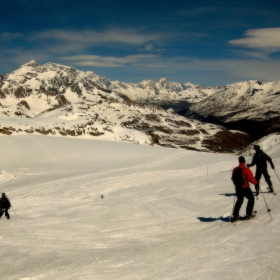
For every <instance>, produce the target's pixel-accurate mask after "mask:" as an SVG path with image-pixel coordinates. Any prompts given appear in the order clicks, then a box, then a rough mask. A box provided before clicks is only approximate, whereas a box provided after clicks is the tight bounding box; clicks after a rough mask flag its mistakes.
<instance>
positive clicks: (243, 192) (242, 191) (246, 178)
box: [231, 156, 258, 222]
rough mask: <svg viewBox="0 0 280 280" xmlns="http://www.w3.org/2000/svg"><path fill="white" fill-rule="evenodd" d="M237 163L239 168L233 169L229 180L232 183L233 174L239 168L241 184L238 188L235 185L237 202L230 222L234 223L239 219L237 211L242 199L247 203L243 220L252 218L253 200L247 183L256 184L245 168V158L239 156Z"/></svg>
mask: <svg viewBox="0 0 280 280" xmlns="http://www.w3.org/2000/svg"><path fill="white" fill-rule="evenodd" d="M238 161H239V166H238V167H235V168H234V169H233V171H232V177H231V180H232V181H233V182H234V179H235V178H234V173H235V172H236V171H237V170H238V168H240V169H241V172H240V174H241V176H242V178H241V179H242V180H243V182H242V184H241V186H240V187H238V186H237V185H235V191H236V196H237V201H236V203H235V206H234V210H233V214H232V218H231V222H235V221H236V220H238V219H239V218H240V217H239V211H240V208H241V206H242V204H243V201H244V197H246V198H247V199H248V203H247V207H246V216H245V217H244V218H243V219H250V218H252V217H254V214H253V208H254V203H255V199H254V195H253V192H252V190H251V189H250V184H249V182H250V183H252V184H257V183H258V182H257V181H256V180H255V178H254V176H253V173H252V171H251V170H250V169H249V168H247V167H246V164H245V158H244V157H243V156H240V157H239V158H238ZM234 183H235V182H234Z"/></svg>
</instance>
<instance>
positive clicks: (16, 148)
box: [0, 136, 280, 280]
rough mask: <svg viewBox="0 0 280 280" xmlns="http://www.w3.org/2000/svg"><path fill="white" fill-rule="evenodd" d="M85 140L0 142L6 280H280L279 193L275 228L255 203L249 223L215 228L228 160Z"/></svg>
mask: <svg viewBox="0 0 280 280" xmlns="http://www.w3.org/2000/svg"><path fill="white" fill-rule="evenodd" d="M90 141H92V140H89V141H85V142H81V140H74V141H73V140H69V139H63V140H62V139H58V138H48V137H43V136H42V137H37V136H16V137H12V136H1V137H0V155H1V161H0V163H1V169H2V174H1V175H0V186H1V189H2V190H3V191H6V193H7V194H8V196H9V197H10V199H11V202H12V205H13V209H11V210H10V214H11V220H9V221H7V220H6V219H5V218H4V217H3V218H2V219H1V220H0V222H1V223H2V224H1V225H2V231H1V234H0V239H1V242H2V250H1V252H0V256H1V259H2V263H1V265H0V273H1V275H2V276H3V277H4V278H3V279H5V280H9V279H21V280H26V279H28V280H30V279H60V280H68V279H129V280H130V279H174V280H175V279H256V280H257V279H258V280H259V279H280V272H279V269H278V267H279V266H280V260H279V249H280V248H279V229H280V226H279V220H280V211H279V206H280V203H279V196H278V195H276V196H274V195H271V194H267V193H264V197H265V199H266V202H267V204H268V205H269V207H270V208H271V209H272V212H271V215H272V217H273V219H272V220H271V219H270V217H269V214H268V213H266V206H265V203H264V200H263V197H262V195H260V196H259V199H258V200H256V202H255V209H256V210H257V211H258V216H257V217H256V219H253V220H251V221H248V222H244V223H241V224H239V225H233V224H231V223H226V222H222V221H220V220H218V217H219V216H221V215H225V214H226V213H228V214H230V213H231V210H232V203H233V200H234V196H232V195H231V193H232V192H233V185H232V183H231V181H230V177H231V171H232V169H233V168H234V167H235V166H236V165H237V156H234V155H218V154H206V153H196V152H190V151H178V150H173V149H166V148H152V147H148V146H147V147H145V146H139V145H132V146H131V144H125V145H124V144H123V143H122V144H120V143H112V144H110V143H108V142H102V141H101V142H98V143H97V142H94V141H93V142H90ZM69 143H70V144H69ZM81 143H82V145H81ZM89 143H90V144H89ZM91 143H95V144H97V145H95V146H92V145H91ZM68 145H69V146H68ZM87 145H89V146H87ZM91 147H93V148H92V149H91ZM69 148H70V149H69ZM83 149H84V150H83ZM108 149H111V150H109V151H108ZM121 149H123V150H121ZM115 151H117V152H118V154H115V156H118V157H119V158H117V159H118V160H117V161H116V162H117V164H115V163H114V158H110V157H107V155H110V154H113V153H114V152H115ZM132 152H133V154H132ZM64 156H68V157H69V158H68V159H66V160H65V159H64ZM273 161H274V163H275V166H276V169H277V170H276V171H277V172H278V171H279V168H278V166H280V152H277V151H276V152H275V153H274V156H273ZM101 167H102V168H101ZM3 169H4V170H3ZM253 171H254V170H253ZM269 173H270V174H271V178H272V181H273V182H274V183H275V186H277V177H276V176H275V174H273V172H272V170H270V171H269ZM278 185H279V184H278ZM261 186H262V189H263V190H264V188H265V184H264V180H263V179H262V181H261ZM252 189H254V187H253V186H252ZM276 190H277V187H276ZM227 194H228V196H227ZM101 195H104V198H103V199H102V198H101ZM245 205H246V200H245V202H244V205H243V207H242V211H245V210H244V209H245ZM14 211H15V212H14ZM203 216H204V217H206V218H207V217H212V218H213V220H215V218H217V221H213V222H201V221H199V220H198V217H203Z"/></svg>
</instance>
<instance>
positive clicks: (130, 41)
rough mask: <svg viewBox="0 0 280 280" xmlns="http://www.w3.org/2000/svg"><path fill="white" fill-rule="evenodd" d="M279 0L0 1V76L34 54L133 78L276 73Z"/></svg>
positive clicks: (217, 81) (279, 68) (224, 79)
mask: <svg viewBox="0 0 280 280" xmlns="http://www.w3.org/2000/svg"><path fill="white" fill-rule="evenodd" d="M279 12H280V1H275V0H261V1H258V0H254V1H251V0H247V1H245V0H242V1H240V0H236V1H224V0H221V1H220V0H213V1H205V0H197V1H187V0H185V1H184V0H180V1H178V0H161V1H151V0H149V1H148V0H141V1H136V0H68V1H62V0H40V1H38V0H13V1H11V0H1V9H0V74H4V73H10V72H12V71H14V70H15V69H16V68H18V67H19V66H20V65H22V64H25V63H28V62H29V61H31V60H35V61H36V62H37V63H38V64H39V65H41V64H44V63H47V62H54V63H58V64H62V65H66V66H71V67H75V68H77V69H79V70H81V71H93V72H94V73H96V74H97V75H99V76H105V77H107V78H109V79H110V80H119V81H123V82H132V83H137V82H140V81H142V80H144V79H159V78H167V79H168V80H170V81H176V82H191V83H194V84H200V85H206V86H217V85H226V84H230V83H235V82H239V81H245V80H260V81H278V80H279V79H280V17H279Z"/></svg>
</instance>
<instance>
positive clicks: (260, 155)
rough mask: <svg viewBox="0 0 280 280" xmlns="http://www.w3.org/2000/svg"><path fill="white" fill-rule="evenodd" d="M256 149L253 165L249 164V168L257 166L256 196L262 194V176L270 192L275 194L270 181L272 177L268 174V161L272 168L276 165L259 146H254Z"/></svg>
mask: <svg viewBox="0 0 280 280" xmlns="http://www.w3.org/2000/svg"><path fill="white" fill-rule="evenodd" d="M254 149H255V151H256V153H255V155H254V157H253V160H252V163H251V164H248V165H247V166H248V167H251V166H254V165H256V173H255V179H256V180H257V181H258V183H257V184H256V185H255V189H256V195H259V193H260V185H259V182H260V179H261V177H262V175H263V176H264V179H265V181H266V182H267V184H268V188H269V191H270V192H274V190H273V186H272V183H271V180H270V176H269V174H268V172H267V161H268V162H269V163H270V166H271V168H272V169H274V164H273V162H272V159H271V158H270V157H269V156H268V155H267V154H266V153H264V152H263V151H262V150H261V148H260V146H259V145H254Z"/></svg>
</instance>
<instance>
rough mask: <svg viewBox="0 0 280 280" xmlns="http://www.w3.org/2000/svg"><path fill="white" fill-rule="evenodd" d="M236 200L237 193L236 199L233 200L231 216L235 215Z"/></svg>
mask: <svg viewBox="0 0 280 280" xmlns="http://www.w3.org/2000/svg"><path fill="white" fill-rule="evenodd" d="M235 200H236V195H235V197H234V200H233V205H232V210H231V217H232V216H233V211H234V205H235Z"/></svg>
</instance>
